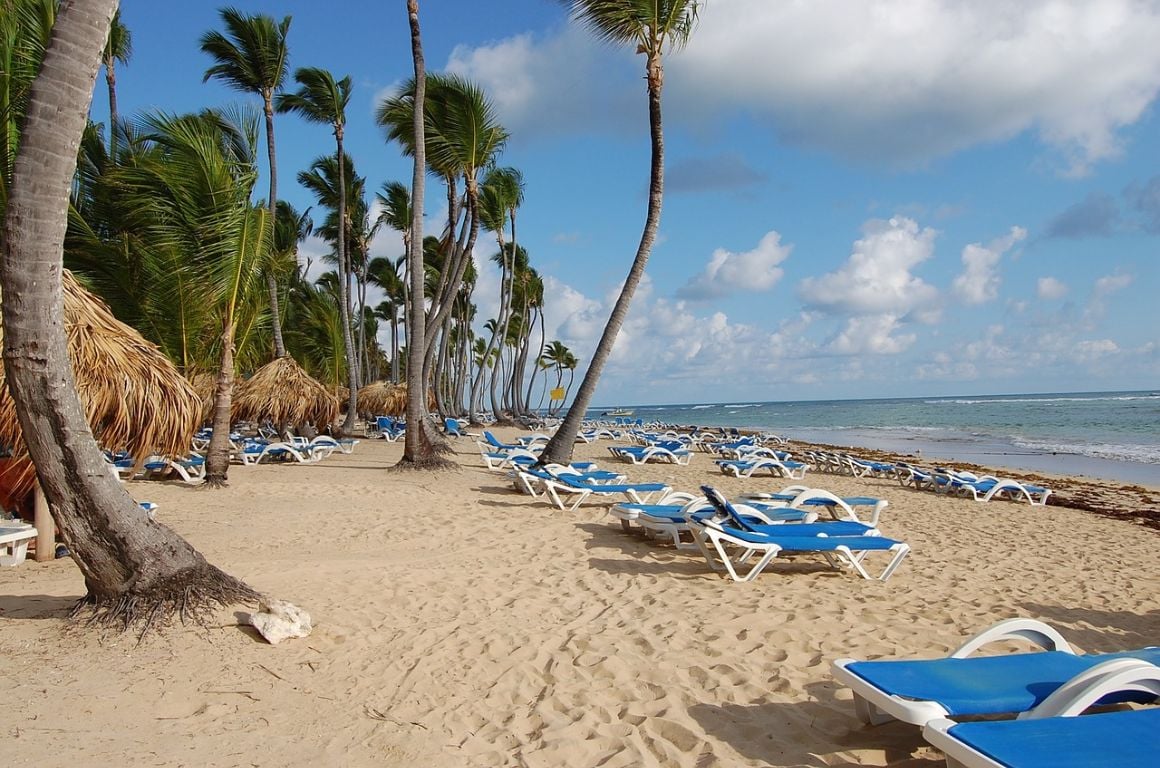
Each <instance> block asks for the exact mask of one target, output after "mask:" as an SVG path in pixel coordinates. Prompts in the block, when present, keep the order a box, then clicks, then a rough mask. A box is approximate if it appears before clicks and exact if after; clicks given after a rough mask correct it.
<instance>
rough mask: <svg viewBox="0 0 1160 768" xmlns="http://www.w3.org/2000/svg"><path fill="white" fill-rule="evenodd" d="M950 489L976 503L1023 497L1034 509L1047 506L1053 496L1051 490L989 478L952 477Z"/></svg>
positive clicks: (1008, 480) (1005, 479)
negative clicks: (1049, 497)
mask: <svg viewBox="0 0 1160 768" xmlns="http://www.w3.org/2000/svg"><path fill="white" fill-rule="evenodd" d="M950 488H951V490H953V491H955V492H956V493H960V494H962V495H963V496H967V497H968V498H971V499H974V500H975V501H990V500H991V499H995V498H1005V499H1009V500H1011V501H1017V500H1018V499H1019V498H1020V497H1022V498H1025V499H1027V503H1028V504H1030V505H1031V506H1033V507H1043V506H1047V497H1048V496H1050V495H1051V490H1050V489H1048V488H1043V487H1041V486H1038V485H1030V484H1027V485H1024V484H1023V483H1020V482H1018V481H1016V480H1011V479H1008V478H1004V479H999V478H994V479H992V478H989V477H988V478H979V479H977V480H968V479H964V478H956V477H952V479H951V481H950Z"/></svg>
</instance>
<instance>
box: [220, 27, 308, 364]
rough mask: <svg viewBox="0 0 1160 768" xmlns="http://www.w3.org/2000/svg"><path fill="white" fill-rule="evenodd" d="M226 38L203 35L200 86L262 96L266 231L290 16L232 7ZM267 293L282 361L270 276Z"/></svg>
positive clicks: (273, 195)
mask: <svg viewBox="0 0 1160 768" xmlns="http://www.w3.org/2000/svg"><path fill="white" fill-rule="evenodd" d="M220 14H221V17H222V23H223V24H225V27H226V32H227V34H228V36H227V35H223V34H222V33H221V32H217V31H212V30H211V31H209V32H206V33H205V34H204V35H202V36H201V50H202V51H203V52H204V53H207V54H209V55H210V56H212V57H213V59H214V61H215V62H216V63H215V64H214V65H213V66H212V67H210V68H209V69H207V70H206V71H205V77H204V78H203V82H204V81H206V80H209V79H210V78H214V77H216V78H218V79H219V80H221V81H223V82H224V83H226V84H227V85H229V86H230V87H231V88H233V89H234V90H237V91H241V92H242V93H257V94H258V95H260V96H261V97H262V109H263V111H264V113H265V116H266V155H267V157H268V159H269V163H270V196H269V198H268V199H267V201H266V205H267V207H268V208H269V212H270V214H269V221H270V226H271V227H272V226H274V223H275V222H276V221H277V219H278V213H277V205H278V163H277V162H276V160H275V153H274V94H275V93H277V92H278V90H279V89H281V87H282V81H283V80H285V79H286V71H287V69H288V67H289V63H288V59H289V55H290V49H289V47H288V46H287V45H286V35H287V33H289V31H290V17H289V16H287V17H285V18H283V19H282V21H281V22H280V23H279V22H275V21H274V19H273V18H271V17H269V16H264V15H260V14H258V15H254V16H246V15H243V14H242V12H241V11H239V10H237V9H236V8H223V9H221V11H220ZM266 288H267V290H269V291H270V318H271V328H272V329H273V332H274V354H275V355H276V356H278V357H283V356H284V355H285V354H286V345H285V343H284V341H283V338H282V313H281V308H280V307H279V306H278V281H277V278H276V277H275V276H274V275H273V274H267V275H266Z"/></svg>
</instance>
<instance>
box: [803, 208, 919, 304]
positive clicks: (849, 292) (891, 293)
mask: <svg viewBox="0 0 1160 768" xmlns="http://www.w3.org/2000/svg"><path fill="white" fill-rule="evenodd" d="M937 234H938V233H937V232H935V230H933V229H930V228H929V227H928V228H926V229H919V226H918V224H917V223H916V222H915V221H914V220H913V219H908V218H904V217H895V218H892V219H890V220H889V221H882V220H877V219H876V220H871V221H869V222H867V223H866V224H865V225H864V226H863V234H862V238H861V239H859V240H857V241H856V242H855V243H854V248H853V253H851V255H850V258H849V259H847V260H846V263H845V264H843V265H842V266H841V267H840V268H839V269H838V270H837V271H835V272H830V273H828V274H825V275H822V276H821V277H808V278H806V279H804V280H802V281H801V283H799V284H798V296H799V297H800V298H801V300H802V301H803V302H804V303H805V304H806V306H807V307H812V308H816V309H819V310H821V311H824V312H828V313H835V314H850V315H870V314H884V315H885V314H889V315H893V316H895V317H901V316H903V315H905V314H907V313H909V312H916V311H917V312H922V311H925V310H929V309H930V308H931V307H932V306H933V304H934V301H935V299H936V298H937V297H938V291H937V290H936V289H935V288H934V286H932V285H930V284H929V283H927V282H925V281H923V280H922V279H921V278H919V277H916V276H915V275H913V274H911V270H912V269H913V268H914V267H916V266H918V265H919V264H921V263H922V262H924V261H926V260H927V259H929V258H930V257H931V255H932V254H933V253H934V240H935V237H936V236H937Z"/></svg>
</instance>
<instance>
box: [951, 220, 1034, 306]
mask: <svg viewBox="0 0 1160 768" xmlns="http://www.w3.org/2000/svg"><path fill="white" fill-rule="evenodd" d="M1026 237H1027V230H1026V229H1023V228H1022V227H1011V231H1010V232H1009V233H1008V234H1006V235H1004V236H1003V237H1000V238H997V239H996V240H994V241H992V242H990V243H988V244H987V245H982V244H981V243H971V244H970V245H968V246H966V247H965V248H963V256H962V258H963V272H962V274H960V275H959V276H958V277H956V278H955V280H954V283H953V284H952V286H951V290H953V291H954V293H955V295H956V296H958V297H959V298H960V299H961V300H962V301H963V303H965V304H984V303H986V302H988V301H994V300H995V298H996V297H997V296H998V295H999V282H1000V280H999V271H998V266H999V260H1000V259H1001V258H1002V257H1003V254H1004V253H1006V252H1007V251H1009V250H1011V247H1012V246H1013V245H1015V243H1017V242H1019V241H1020V240H1023V239H1025V238H1026Z"/></svg>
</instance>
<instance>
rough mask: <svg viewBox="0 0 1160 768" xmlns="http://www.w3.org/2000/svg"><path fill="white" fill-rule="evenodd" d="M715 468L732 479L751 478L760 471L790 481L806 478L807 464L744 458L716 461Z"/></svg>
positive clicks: (764, 457) (769, 457)
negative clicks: (718, 468)
mask: <svg viewBox="0 0 1160 768" xmlns="http://www.w3.org/2000/svg"><path fill="white" fill-rule="evenodd" d="M717 466H718V467H720V468H721V474H723V475H732V476H733V477H753V476H754V475H755V474H757V473H758V472H761V471H762V470H764V471H766V472H768V473H769V474H770V475H772V476H774V477H786V478H789V479H791V480H803V479H805V476H806V470H807V469H809V466H808V465H807V464H803V463H802V462H800V461H792V460H790V459H784V460H783V459H778V458H775V457H772V456H746V457H745V458H743V459H718V460H717Z"/></svg>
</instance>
